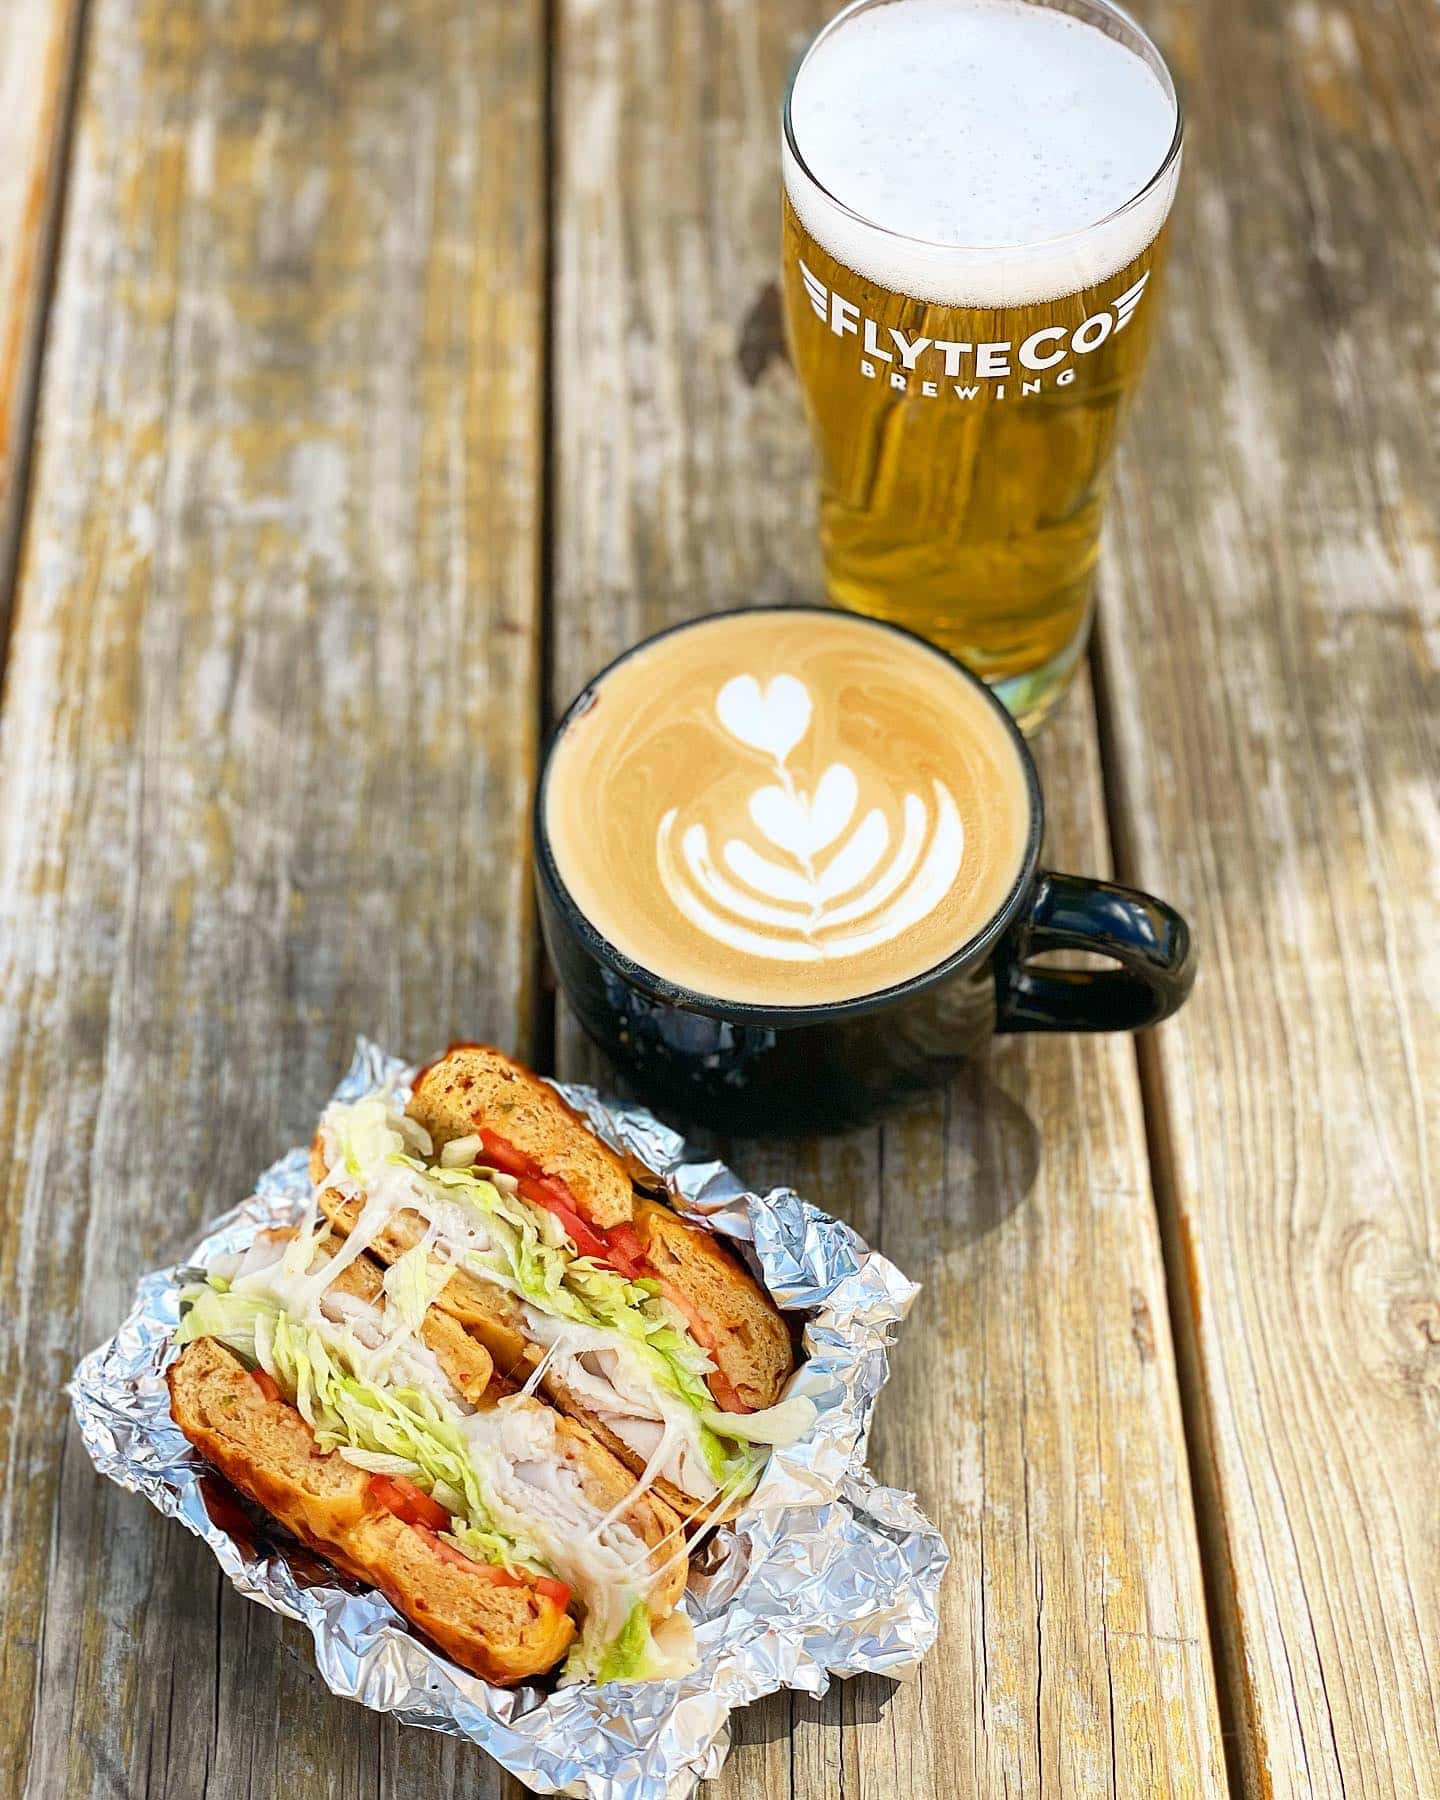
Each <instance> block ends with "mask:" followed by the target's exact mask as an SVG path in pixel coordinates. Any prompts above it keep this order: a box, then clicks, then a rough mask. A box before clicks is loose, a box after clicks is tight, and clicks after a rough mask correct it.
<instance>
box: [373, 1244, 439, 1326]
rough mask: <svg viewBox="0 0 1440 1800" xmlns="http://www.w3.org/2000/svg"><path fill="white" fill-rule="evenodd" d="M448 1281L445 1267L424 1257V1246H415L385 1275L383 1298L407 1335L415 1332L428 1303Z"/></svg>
mask: <svg viewBox="0 0 1440 1800" xmlns="http://www.w3.org/2000/svg"><path fill="white" fill-rule="evenodd" d="M449 1279H450V1267H449V1264H448V1263H443V1262H441V1261H440V1259H439V1257H431V1256H429V1255H427V1253H426V1249H425V1245H424V1244H423V1243H419V1244H414V1245H412V1246H411V1248H410V1249H409V1250H407V1251H406V1252H405V1254H404V1255H403V1256H398V1257H396V1259H395V1261H394V1262H393V1263H392V1264H391V1265H390V1267H389V1268H388V1269H386V1271H385V1298H386V1300H387V1302H388V1303H389V1305H390V1306H391V1307H392V1308H393V1309H394V1311H395V1313H396V1314H397V1316H398V1317H399V1318H400V1319H401V1321H402V1322H403V1324H404V1328H405V1330H406V1331H418V1330H419V1329H420V1321H421V1320H422V1319H423V1318H424V1317H425V1314H426V1313H427V1311H428V1310H429V1308H430V1302H431V1301H432V1300H433V1299H434V1298H435V1296H436V1295H437V1294H438V1293H439V1292H440V1290H441V1288H443V1287H444V1285H445V1283H446V1282H447V1281H448V1280H449Z"/></svg>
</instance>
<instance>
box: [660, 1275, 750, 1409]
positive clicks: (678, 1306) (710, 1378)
mask: <svg viewBox="0 0 1440 1800" xmlns="http://www.w3.org/2000/svg"><path fill="white" fill-rule="evenodd" d="M660 1292H661V1295H662V1296H663V1298H665V1299H666V1300H668V1301H669V1302H670V1304H671V1305H672V1306H673V1307H674V1308H675V1310H676V1311H677V1312H680V1313H683V1314H684V1315H685V1323H686V1324H687V1325H688V1326H689V1327H690V1335H691V1337H692V1338H694V1340H695V1342H696V1343H697V1344H698V1345H699V1346H700V1348H701V1349H702V1350H703V1351H704V1352H705V1353H706V1355H707V1356H708V1357H709V1358H710V1360H711V1362H718V1361H719V1358H718V1357H717V1356H716V1350H717V1349H718V1348H719V1343H720V1334H719V1332H718V1331H716V1330H715V1328H714V1327H713V1326H712V1325H711V1323H710V1321H709V1320H708V1319H707V1318H706V1317H705V1315H704V1313H702V1312H701V1311H699V1309H698V1308H697V1307H694V1306H692V1305H691V1304H690V1302H689V1300H688V1299H687V1298H686V1297H685V1295H684V1294H682V1293H681V1292H680V1290H679V1289H678V1288H676V1287H673V1286H672V1285H671V1284H670V1283H669V1282H668V1281H662V1282H661V1284H660ZM705 1380H706V1384H707V1385H708V1387H709V1389H710V1392H711V1395H712V1396H713V1397H714V1401H715V1404H716V1405H717V1406H718V1407H719V1408H720V1410H721V1411H722V1412H734V1413H748V1412H754V1410H755V1408H754V1407H753V1406H749V1405H747V1404H746V1402H745V1401H744V1400H742V1399H741V1398H740V1390H739V1389H738V1388H737V1387H736V1386H735V1384H734V1383H733V1382H732V1381H731V1380H730V1378H729V1376H728V1375H725V1374H724V1373H722V1371H721V1370H720V1369H719V1368H715V1369H712V1370H711V1372H710V1373H709V1374H708V1375H707V1376H706V1377H705Z"/></svg>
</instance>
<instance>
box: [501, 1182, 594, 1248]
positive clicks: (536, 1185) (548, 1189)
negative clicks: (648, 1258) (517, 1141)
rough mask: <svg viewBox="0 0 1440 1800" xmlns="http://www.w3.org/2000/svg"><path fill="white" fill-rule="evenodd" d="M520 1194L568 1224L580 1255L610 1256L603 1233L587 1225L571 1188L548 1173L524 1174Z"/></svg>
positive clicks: (571, 1239)
mask: <svg viewBox="0 0 1440 1800" xmlns="http://www.w3.org/2000/svg"><path fill="white" fill-rule="evenodd" d="M520 1198H521V1199H522V1200H528V1201H529V1202H530V1204H531V1205H532V1206H540V1207H543V1208H544V1209H545V1211H546V1212H548V1213H554V1215H555V1217H556V1218H557V1219H558V1220H559V1221H560V1223H561V1224H562V1225H563V1226H564V1227H565V1235H566V1237H568V1238H569V1240H570V1242H571V1243H572V1244H573V1245H574V1246H575V1248H576V1250H577V1251H578V1252H579V1254H580V1255H581V1256H593V1257H594V1258H595V1259H596V1260H597V1261H598V1262H607V1261H608V1260H609V1255H608V1252H607V1250H606V1246H605V1239H604V1237H603V1236H602V1235H601V1233H600V1232H598V1231H597V1230H596V1229H595V1227H594V1226H593V1225H587V1224H586V1222H585V1221H584V1219H582V1218H581V1217H580V1215H579V1213H578V1212H576V1210H575V1203H574V1201H573V1200H571V1198H570V1194H569V1190H568V1189H566V1188H562V1187H561V1186H560V1185H559V1184H558V1183H557V1182H554V1181H551V1180H550V1179H549V1177H548V1176H544V1175H522V1176H521V1177H520Z"/></svg>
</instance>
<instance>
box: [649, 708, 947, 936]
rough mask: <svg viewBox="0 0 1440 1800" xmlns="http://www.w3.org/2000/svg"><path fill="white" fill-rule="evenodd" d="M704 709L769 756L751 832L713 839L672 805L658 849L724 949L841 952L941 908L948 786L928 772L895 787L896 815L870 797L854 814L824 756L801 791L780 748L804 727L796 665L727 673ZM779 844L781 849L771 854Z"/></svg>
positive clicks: (668, 883) (843, 773)
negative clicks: (786, 669) (760, 672)
mask: <svg viewBox="0 0 1440 1800" xmlns="http://www.w3.org/2000/svg"><path fill="white" fill-rule="evenodd" d="M715 712H716V716H717V717H718V718H719V721H720V723H721V725H722V726H723V727H724V729H725V731H726V732H727V733H728V734H729V735H730V736H731V737H732V738H734V739H735V740H736V741H737V742H738V743H741V744H744V745H746V746H747V747H748V748H749V749H751V750H755V751H759V752H761V753H762V754H764V755H766V756H768V757H769V758H770V760H771V763H772V765H773V768H774V774H775V779H774V780H773V781H769V782H764V783H762V784H761V785H760V786H758V787H756V788H755V790H754V791H753V792H752V793H751V795H750V797H749V806H748V815H749V824H750V826H752V827H753V835H746V836H739V835H735V836H729V837H727V838H726V839H725V841H724V843H723V844H721V845H719V847H718V855H717V853H716V849H715V848H714V847H712V845H711V842H710V834H709V832H708V831H707V830H706V827H705V826H704V824H702V823H700V822H699V821H694V822H691V823H688V824H687V823H686V821H685V819H684V816H683V813H682V810H681V808H679V807H675V806H672V807H671V808H670V809H669V810H668V811H667V812H665V813H664V815H663V816H662V817H661V820H660V824H659V828H658V830H657V832H656V839H655V854H656V861H657V864H658V868H659V874H660V880H661V883H662V885H663V887H664V889H665V892H666V893H667V894H668V895H669V897H670V899H671V901H672V902H673V903H674V905H675V906H676V907H677V908H678V909H679V910H680V911H681V912H682V913H683V914H684V915H685V917H686V918H687V919H688V920H689V921H690V923H691V924H692V925H694V926H695V927H696V928H697V929H698V930H700V931H703V932H704V933H705V934H706V935H707V936H708V937H711V938H713V939H715V940H716V941H717V942H718V943H722V944H726V945H728V946H729V947H730V948H731V949H733V950H738V951H743V952H747V953H748V954H750V955H752V956H760V957H765V958H768V959H769V960H771V961H778V962H817V961H820V960H821V959H823V958H832V957H835V958H838V957H852V956H856V955H858V954H860V953H861V952H863V951H866V950H870V949H874V948H876V947H879V946H883V945H885V944H889V943H891V942H893V941H894V939H896V938H897V937H899V936H900V934H901V933H902V932H904V931H906V930H907V929H908V928H909V927H910V926H912V925H914V924H916V923H917V922H918V921H919V920H921V919H923V918H925V917H926V916H927V914H929V913H931V912H932V911H933V910H934V909H935V907H936V906H938V905H939V904H940V902H941V900H942V899H943V898H944V897H945V895H946V894H947V893H948V892H949V891H950V889H951V887H952V886H953V885H954V883H955V880H956V878H957V876H958V875H959V873H960V866H961V862H962V861H963V858H964V852H965V830H964V827H963V825H962V824H961V820H960V811H959V808H958V807H957V806H956V804H955V799H954V796H953V795H952V794H951V792H950V790H949V789H948V788H947V787H946V786H945V784H944V783H943V782H941V781H939V780H937V779H935V778H934V777H932V778H931V780H930V792H929V794H928V795H922V794H919V793H906V794H905V796H904V799H903V802H902V804H901V806H900V808H899V814H898V817H896V818H894V819H892V818H891V817H887V813H886V809H885V808H884V807H881V806H876V805H872V806H869V807H868V808H866V809H865V810H864V812H863V813H862V814H861V816H860V817H858V818H857V816H856V815H857V812H858V811H859V809H860V782H859V780H858V778H857V777H856V774H855V772H854V770H853V769H852V768H851V767H850V765H849V764H848V763H843V762H832V763H831V764H829V766H828V767H827V768H826V769H825V770H824V772H823V773H822V774H821V775H820V777H819V779H818V780H817V781H816V783H815V785H814V787H813V788H812V789H810V790H809V791H808V792H807V791H805V790H804V789H803V788H801V787H800V786H799V785H798V783H797V782H796V780H795V778H794V775H793V774H792V772H791V770H790V769H789V767H788V766H787V758H788V757H789V755H790V753H791V751H792V750H794V749H795V748H796V746H797V745H798V744H800V743H801V742H802V741H803V740H804V738H805V735H806V733H807V732H808V731H809V728H810V721H811V716H812V712H813V708H812V705H811V699H810V693H809V690H808V689H807V688H806V686H805V683H804V682H803V681H800V680H798V679H797V678H796V677H795V676H793V675H777V676H775V677H774V678H773V679H772V680H771V681H770V682H769V683H768V685H767V686H766V687H765V688H764V689H762V688H761V686H760V684H759V682H758V681H757V680H756V679H755V677H754V676H753V675H736V676H734V677H733V678H732V679H731V680H729V681H727V682H726V683H725V685H724V686H723V687H722V688H721V689H720V691H719V693H718V694H717V695H716V698H715ZM777 853H778V854H777Z"/></svg>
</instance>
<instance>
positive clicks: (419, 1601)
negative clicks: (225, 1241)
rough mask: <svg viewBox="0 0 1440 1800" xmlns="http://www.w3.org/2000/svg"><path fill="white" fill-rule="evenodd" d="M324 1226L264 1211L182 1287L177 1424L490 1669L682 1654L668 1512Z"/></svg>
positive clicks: (478, 1348)
mask: <svg viewBox="0 0 1440 1800" xmlns="http://www.w3.org/2000/svg"><path fill="white" fill-rule="evenodd" d="M448 1273H449V1271H448V1270H447V1269H446V1267H445V1265H444V1263H443V1262H442V1261H440V1260H438V1259H436V1258H434V1257H432V1256H430V1255H429V1254H428V1252H427V1251H424V1250H417V1251H415V1252H413V1253H411V1254H410V1255H409V1256H406V1257H401V1258H398V1259H397V1260H396V1261H395V1263H394V1264H393V1265H392V1266H391V1267H389V1268H388V1269H386V1268H382V1266H381V1265H380V1264H378V1263H376V1262H375V1261H373V1260H372V1259H371V1258H370V1257H369V1256H367V1255H365V1254H364V1253H363V1251H362V1249H361V1246H360V1243H359V1240H358V1239H352V1240H351V1241H350V1242H348V1243H345V1242H343V1241H342V1240H341V1239H340V1238H338V1237H337V1236H335V1235H334V1234H332V1233H330V1232H329V1231H328V1229H327V1228H325V1227H323V1226H316V1227H313V1228H311V1229H309V1230H306V1231H300V1232H265V1233H261V1235H260V1236H259V1237H258V1238H257V1239H256V1241H255V1243H254V1244H253V1245H252V1246H251V1247H250V1249H249V1250H248V1251H247V1252H246V1253H245V1255H244V1256H243V1257H237V1258H233V1259H229V1260H228V1261H227V1262H225V1263H223V1264H217V1265H215V1266H212V1268H211V1269H210V1271H209V1273H208V1278H207V1280H206V1281H205V1282H204V1283H203V1284H200V1285H197V1286H195V1287H193V1288H190V1289H187V1290H186V1292H185V1294H184V1295H183V1296H182V1301H183V1305H184V1311H183V1314H182V1318H181V1323H180V1328H179V1331H178V1333H177V1342H178V1343H179V1344H180V1345H181V1346H182V1348H181V1351H180V1355H179V1357H178V1359H177V1360H176V1361H175V1362H174V1363H173V1364H172V1365H171V1367H170V1369H169V1371H168V1380H169V1384H170V1395H171V1409H172V1412H173V1414H174V1417H175V1419H176V1422H177V1423H178V1424H179V1426H180V1428H181V1430H182V1431H183V1432H184V1433H185V1435H186V1436H187V1437H188V1438H189V1439H190V1441H191V1442H192V1443H193V1444H194V1445H195V1446H196V1448H197V1449H199V1450H200V1452H201V1454H202V1455H204V1456H205V1457H206V1459H207V1460H208V1461H210V1462H211V1463H213V1464H214V1465H215V1466H216V1467H217V1468H218V1469H219V1470H220V1471H221V1472H222V1473H223V1474H224V1475H226V1476H227V1477H228V1478H229V1479H230V1480H231V1481H232V1482H233V1483H234V1485H235V1486H237V1487H238V1488H240V1489H241V1490H242V1492H244V1493H246V1494H247V1495H248V1496H249V1497H250V1498H251V1499H252V1500H254V1501H256V1502H257V1503H258V1504H259V1505H261V1506H262V1507H264V1508H265V1509H266V1511H268V1512H270V1513H271V1514H273V1515H274V1516H275V1517H276V1518H277V1519H279V1520H280V1521H281V1523H282V1524H284V1525H285V1526H287V1527H288V1528H289V1529H290V1530H291V1531H292V1532H294V1533H295V1534H296V1535H297V1536H298V1537H300V1538H301V1539H303V1540H304V1541H305V1542H306V1543H308V1544H310V1545H311V1546H312V1547H313V1548H314V1549H316V1550H318V1551H319V1552H321V1554H323V1555H324V1556H326V1557H328V1558H329V1559H330V1560H331V1561H332V1562H334V1563H335V1564H336V1566H337V1567H339V1568H341V1569H343V1570H344V1571H346V1572H347V1573H348V1574H351V1575H353V1576H356V1577H357V1578H359V1579H361V1580H363V1581H367V1582H369V1583H370V1584H371V1585H373V1586H375V1587H377V1588H379V1589H380V1590H381V1591H382V1592H384V1593H385V1594H386V1595H387V1596H388V1597H389V1599H390V1600H391V1601H392V1603H393V1604H394V1605H395V1606H396V1607H397V1608H398V1609H399V1611H400V1612H402V1613H403V1614H404V1615H405V1617H406V1618H408V1619H409V1620H410V1621H411V1622H412V1623H413V1624H414V1625H416V1626H417V1627H419V1629H420V1630H422V1631H423V1632H425V1633H426V1634H427V1635H428V1636H429V1637H430V1638H432V1639H433V1640H434V1641H435V1642H436V1643H437V1644H439V1646H440V1647H441V1648H442V1649H443V1650H444V1651H445V1652H446V1653H447V1654H448V1655H450V1656H451V1657H452V1658H453V1659H454V1660H455V1661H456V1662H458V1663H460V1664H461V1665H462V1666H463V1667H464V1668H467V1669H469V1670H471V1671H472V1672H474V1673H475V1674H477V1675H481V1676H483V1677H484V1678H485V1679H486V1680H488V1681H493V1682H498V1683H513V1682H516V1681H522V1680H526V1679H528V1678H531V1677H533V1676H536V1675H539V1674H542V1673H544V1672H545V1671H547V1670H549V1669H552V1668H553V1667H554V1666H555V1665H556V1664H557V1663H558V1662H559V1661H560V1660H561V1659H562V1657H563V1658H564V1659H565V1669H564V1676H565V1679H567V1680H587V1679H588V1680H594V1681H611V1680H644V1679H649V1678H655V1677H659V1676H662V1675H669V1674H678V1673H681V1672H683V1671H684V1669H686V1668H687V1667H689V1666H691V1664H692V1662H693V1645H692V1642H691V1638H690V1631H689V1625H688V1621H687V1620H686V1619H685V1618H684V1616H683V1614H680V1613H678V1612H676V1610H675V1608H676V1606H677V1603H678V1601H679V1599H680V1596H681V1595H682V1593H683V1591H684V1587H685V1580H686V1575H687V1572H688V1563H687V1557H686V1553H685V1540H684V1535H683V1533H682V1531H681V1529H680V1521H679V1520H678V1519H677V1517H676V1515H675V1513H674V1512H673V1511H672V1510H671V1509H670V1507H668V1506H667V1505H666V1504H665V1502H664V1501H663V1500H662V1499H660V1498H659V1497H658V1496H656V1495H654V1494H647V1493H643V1492H639V1491H637V1490H636V1487H635V1483H634V1480H633V1478H632V1476H631V1473H630V1471H629V1470H628V1469H626V1468H625V1467H624V1466H623V1465H622V1464H620V1463H619V1462H617V1461H616V1459H615V1458H614V1457H613V1456H612V1455H611V1454H610V1452H609V1451H607V1450H606V1449H605V1448H604V1446H603V1445H602V1444H600V1443H599V1442H598V1441H597V1440H596V1438H595V1437H594V1435H593V1434H592V1433H591V1432H590V1431H589V1430H588V1429H587V1428H586V1427H585V1426H584V1425H583V1424H581V1423H579V1422H578V1421H576V1420H573V1419H569V1418H565V1417H562V1416H561V1415H559V1414H558V1413H556V1412H555V1411H554V1410H553V1409H552V1408H551V1407H549V1406H546V1405H544V1404H543V1403H542V1402H540V1401H538V1400H536V1399H534V1398H533V1397H532V1396H531V1395H528V1394H525V1393H514V1392H507V1391H505V1389H504V1387H503V1386H502V1385H501V1384H497V1382H496V1381H495V1380H494V1378H493V1366H492V1362H491V1358H490V1355H489V1352H488V1351H487V1350H486V1349H485V1348H484V1346H483V1345H482V1344H480V1343H479V1342H478V1341H476V1339H475V1338H473V1337H472V1336H471V1335H470V1334H469V1333H467V1332H466V1331H465V1330H464V1329H463V1328H462V1326H461V1325H460V1324H459V1323H458V1322H457V1321H456V1320H455V1318H454V1317H453V1316H451V1315H450V1314H448V1313H446V1312H444V1311H443V1310H441V1309H440V1308H439V1307H438V1306H436V1305H435V1304H433V1301H434V1299H435V1297H436V1293H437V1291H441V1290H443V1286H444V1284H445V1282H446V1279H447V1276H448Z"/></svg>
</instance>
